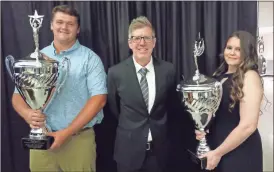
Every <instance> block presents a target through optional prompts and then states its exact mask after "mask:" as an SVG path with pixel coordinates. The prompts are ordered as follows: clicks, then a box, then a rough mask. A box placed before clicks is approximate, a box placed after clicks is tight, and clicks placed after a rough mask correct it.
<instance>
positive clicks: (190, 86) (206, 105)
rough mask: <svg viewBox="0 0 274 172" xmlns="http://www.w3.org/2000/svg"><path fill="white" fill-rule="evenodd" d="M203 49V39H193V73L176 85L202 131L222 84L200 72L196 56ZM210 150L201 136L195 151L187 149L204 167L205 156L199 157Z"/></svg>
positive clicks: (207, 122) (219, 93)
mask: <svg viewBox="0 0 274 172" xmlns="http://www.w3.org/2000/svg"><path fill="white" fill-rule="evenodd" d="M203 51H204V41H203V39H201V38H200V34H199V39H198V40H196V41H195V45H194V61H195V65H196V71H195V75H194V76H193V77H192V78H191V79H189V80H183V81H181V83H180V84H179V85H178V86H177V91H179V92H180V93H181V95H182V96H181V97H182V102H183V104H184V105H185V107H186V110H187V111H188V112H189V114H190V115H191V117H192V119H193V121H194V122H195V127H196V129H197V130H199V131H201V132H204V130H205V128H206V126H207V125H208V124H209V123H210V121H211V119H212V117H213V116H214V114H215V112H216V111H217V109H218V107H219V105H220V102H221V98H222V84H221V83H220V82H219V81H217V80H216V79H214V78H210V77H207V76H205V75H203V74H200V72H199V68H198V63H197V57H198V56H201V55H202V53H203ZM209 150H210V147H209V146H208V144H207V141H206V138H205V137H203V138H202V139H201V140H200V143H199V145H198V147H197V150H196V153H193V152H192V151H190V150H188V151H189V153H190V155H191V158H192V160H193V161H194V162H196V163H198V164H199V165H200V166H201V169H205V168H206V163H207V162H206V158H200V157H201V155H203V154H205V153H206V152H208V151H209Z"/></svg>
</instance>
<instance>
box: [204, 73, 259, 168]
mask: <svg viewBox="0 0 274 172" xmlns="http://www.w3.org/2000/svg"><path fill="white" fill-rule="evenodd" d="M223 78H228V79H227V80H226V81H225V82H224V83H223V96H222V100H221V104H220V106H219V109H218V111H217V112H216V116H215V118H214V120H213V121H212V123H211V125H210V133H209V135H208V143H209V145H210V147H211V148H212V149H215V148H217V147H218V146H219V145H221V144H222V143H223V141H224V140H225V139H226V137H227V136H228V135H229V134H230V132H231V131H232V130H233V129H234V128H235V127H236V126H237V125H238V124H239V122H240V114H239V102H237V103H236V104H235V107H234V109H233V110H231V112H230V111H229V104H230V103H231V99H230V91H231V84H232V80H231V79H232V74H223V75H221V76H219V77H217V78H216V79H218V80H219V81H221V80H222V79H223ZM262 171H263V153H262V143H261V137H260V134H259V132H258V129H257V130H256V131H255V132H254V133H253V134H252V135H251V136H250V137H249V138H247V139H246V140H245V141H244V142H243V143H242V144H241V145H239V146H238V147H237V148H235V149H234V150H232V151H231V152H229V153H227V154H225V155H224V156H223V157H222V158H221V161H220V162H219V164H218V166H217V167H216V168H215V170H214V172H262Z"/></svg>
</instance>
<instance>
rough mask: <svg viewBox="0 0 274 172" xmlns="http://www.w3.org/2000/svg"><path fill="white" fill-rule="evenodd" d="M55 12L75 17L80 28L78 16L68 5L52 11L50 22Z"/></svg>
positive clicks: (59, 6) (57, 7)
mask: <svg viewBox="0 0 274 172" xmlns="http://www.w3.org/2000/svg"><path fill="white" fill-rule="evenodd" d="M57 12H62V13H65V14H68V15H70V16H74V17H76V18H77V23H78V25H79V26H80V15H79V13H78V11H77V10H76V9H74V8H72V7H70V6H68V5H58V6H56V7H54V8H53V9H52V13H51V21H53V18H54V16H55V14H56V13H57Z"/></svg>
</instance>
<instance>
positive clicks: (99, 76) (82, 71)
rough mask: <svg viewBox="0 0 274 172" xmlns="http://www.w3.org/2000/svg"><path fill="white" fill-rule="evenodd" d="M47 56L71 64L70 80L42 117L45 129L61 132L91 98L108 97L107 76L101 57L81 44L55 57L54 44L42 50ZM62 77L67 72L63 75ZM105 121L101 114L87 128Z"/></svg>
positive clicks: (76, 44) (49, 104)
mask: <svg viewBox="0 0 274 172" xmlns="http://www.w3.org/2000/svg"><path fill="white" fill-rule="evenodd" d="M41 52H42V53H44V54H45V55H46V56H48V57H50V58H52V59H55V60H57V61H59V62H60V64H61V62H62V61H63V58H64V57H67V58H68V59H69V60H70V69H69V72H68V77H67V78H66V80H65V83H64V85H63V86H62V87H61V88H60V91H59V92H55V93H54V95H53V97H52V98H51V100H50V101H49V103H48V105H47V106H46V108H45V109H44V111H43V113H44V114H46V116H47V117H46V126H47V128H49V129H50V130H61V129H64V128H66V127H68V126H69V125H70V123H71V122H72V121H73V120H74V119H75V117H76V116H77V115H78V114H79V112H80V111H81V109H82V108H83V107H84V106H85V104H86V103H87V101H88V100H89V98H91V97H92V96H95V95H99V94H107V87H106V73H105V69H104V66H103V63H102V61H101V59H100V58H99V56H98V55H97V54H95V53H94V52H93V51H92V50H90V49H89V48H87V47H85V46H83V45H81V44H80V43H79V41H78V40H76V42H75V44H74V45H73V46H72V47H71V48H70V49H68V50H66V51H61V52H60V53H59V54H56V51H55V48H54V46H53V42H52V43H51V45H49V46H47V47H45V48H43V49H42V50H41ZM61 74H62V77H63V74H64V72H61ZM103 117H104V114H103V110H101V111H100V112H99V113H98V114H97V115H96V116H95V117H94V118H93V119H92V121H90V122H89V123H88V124H87V125H86V127H93V126H94V125H95V124H98V123H101V121H102V119H103Z"/></svg>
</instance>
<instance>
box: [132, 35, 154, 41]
mask: <svg viewBox="0 0 274 172" xmlns="http://www.w3.org/2000/svg"><path fill="white" fill-rule="evenodd" d="M142 39H144V41H145V42H147V43H150V42H152V40H153V39H154V36H131V38H130V40H132V41H133V42H134V43H139V42H141V40H142Z"/></svg>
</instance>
